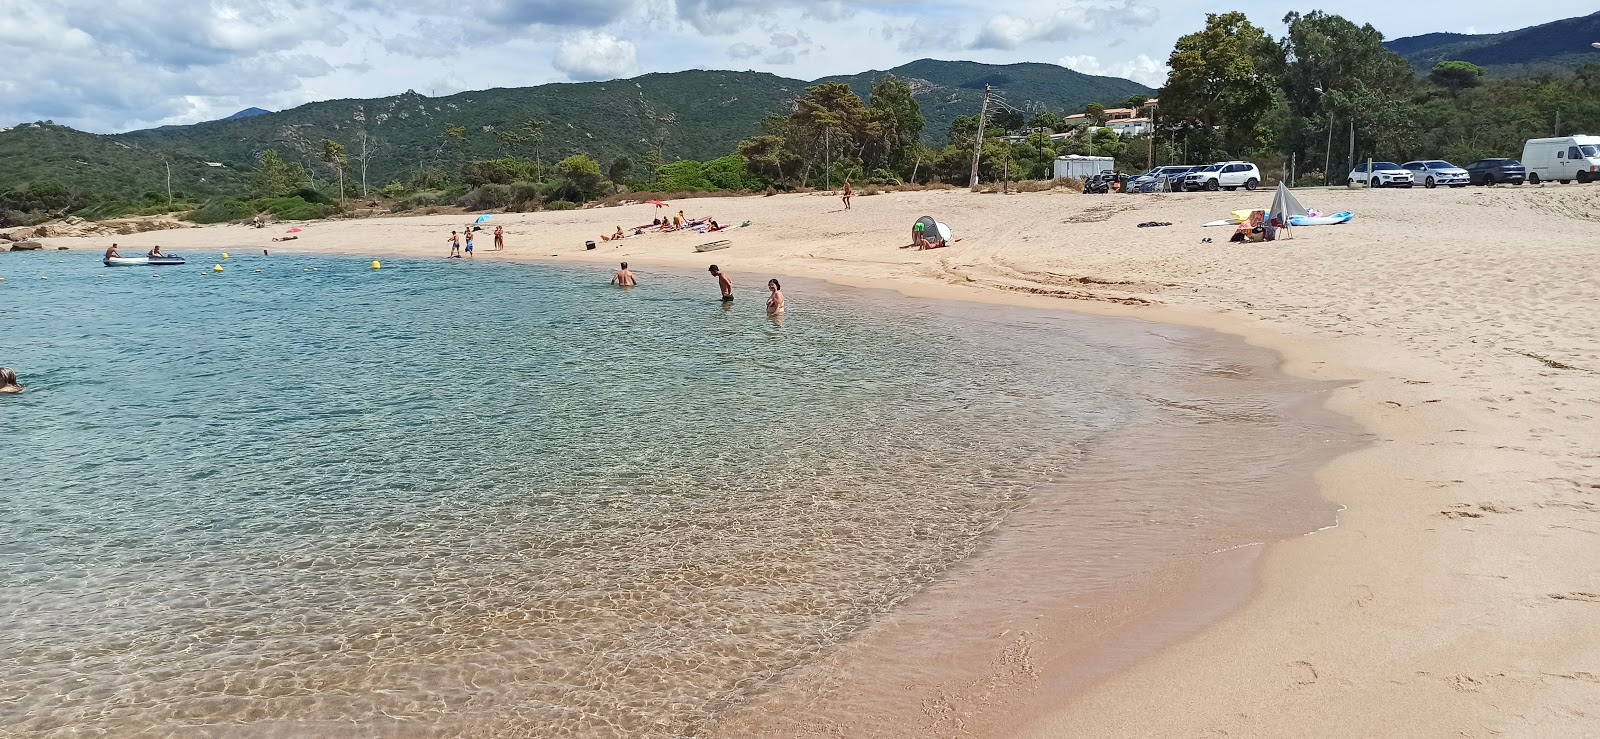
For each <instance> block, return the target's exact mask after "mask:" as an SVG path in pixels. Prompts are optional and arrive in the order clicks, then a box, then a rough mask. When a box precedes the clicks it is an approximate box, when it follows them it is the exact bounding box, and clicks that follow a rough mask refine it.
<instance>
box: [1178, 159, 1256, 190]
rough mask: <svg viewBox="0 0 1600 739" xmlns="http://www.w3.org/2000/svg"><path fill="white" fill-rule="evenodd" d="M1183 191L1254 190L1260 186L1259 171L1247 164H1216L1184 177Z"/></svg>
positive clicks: (1254, 166) (1252, 165)
mask: <svg viewBox="0 0 1600 739" xmlns="http://www.w3.org/2000/svg"><path fill="white" fill-rule="evenodd" d="M1183 186H1184V189H1185V190H1237V189H1239V188H1241V187H1242V188H1244V189H1246V190H1254V189H1256V188H1257V187H1260V186H1261V170H1259V169H1256V165H1254V164H1251V163H1249V162H1217V163H1216V164H1212V165H1210V166H1206V167H1201V168H1200V169H1197V170H1195V171H1193V172H1190V173H1189V174H1187V175H1184V179H1183Z"/></svg>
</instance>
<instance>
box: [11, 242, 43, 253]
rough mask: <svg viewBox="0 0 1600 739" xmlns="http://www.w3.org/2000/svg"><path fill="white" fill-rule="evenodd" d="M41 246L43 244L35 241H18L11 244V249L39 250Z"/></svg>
mask: <svg viewBox="0 0 1600 739" xmlns="http://www.w3.org/2000/svg"><path fill="white" fill-rule="evenodd" d="M43 248H44V244H41V243H39V242H37V241H18V242H17V243H15V244H12V245H11V250H12V251H39V250H40V249H43Z"/></svg>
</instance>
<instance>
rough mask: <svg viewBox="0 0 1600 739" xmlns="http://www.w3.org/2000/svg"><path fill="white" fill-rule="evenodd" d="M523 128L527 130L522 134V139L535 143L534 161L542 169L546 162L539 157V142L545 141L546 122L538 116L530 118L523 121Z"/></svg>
mask: <svg viewBox="0 0 1600 739" xmlns="http://www.w3.org/2000/svg"><path fill="white" fill-rule="evenodd" d="M522 129H523V130H524V131H526V132H527V133H525V134H523V135H522V136H521V138H522V140H523V141H526V142H528V143H530V144H532V145H533V163H534V165H535V166H536V167H539V168H541V169H542V168H543V167H544V162H543V161H541V160H540V159H539V144H541V143H543V142H544V124H543V123H540V122H539V119H538V118H529V119H528V120H527V121H524V122H523V124H522Z"/></svg>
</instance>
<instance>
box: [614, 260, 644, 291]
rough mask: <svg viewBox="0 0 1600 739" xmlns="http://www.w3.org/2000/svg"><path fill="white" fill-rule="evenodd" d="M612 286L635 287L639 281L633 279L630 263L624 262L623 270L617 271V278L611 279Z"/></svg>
mask: <svg viewBox="0 0 1600 739" xmlns="http://www.w3.org/2000/svg"><path fill="white" fill-rule="evenodd" d="M611 284H613V285H616V286H617V287H635V286H637V285H638V284H639V281H638V280H635V279H633V273H632V272H630V271H628V263H627V262H623V263H622V269H619V270H617V276H616V277H613V278H611Z"/></svg>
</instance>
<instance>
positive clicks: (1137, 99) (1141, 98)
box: [1128, 95, 1150, 110]
mask: <svg viewBox="0 0 1600 739" xmlns="http://www.w3.org/2000/svg"><path fill="white" fill-rule="evenodd" d="M1148 102H1150V96H1149V95H1131V96H1129V97H1128V107H1129V108H1132V109H1134V110H1138V109H1140V108H1143V107H1144V104H1145V103H1148Z"/></svg>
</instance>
